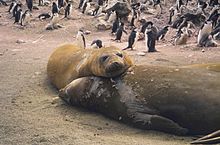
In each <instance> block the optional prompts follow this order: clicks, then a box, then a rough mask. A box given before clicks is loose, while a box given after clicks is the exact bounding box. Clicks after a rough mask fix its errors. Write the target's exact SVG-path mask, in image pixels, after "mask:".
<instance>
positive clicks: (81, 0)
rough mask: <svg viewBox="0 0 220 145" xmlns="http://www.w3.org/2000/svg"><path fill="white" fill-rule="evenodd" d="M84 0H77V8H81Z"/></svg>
mask: <svg viewBox="0 0 220 145" xmlns="http://www.w3.org/2000/svg"><path fill="white" fill-rule="evenodd" d="M84 1H85V0H80V1H79V6H78V9H81V8H82V6H83V3H84Z"/></svg>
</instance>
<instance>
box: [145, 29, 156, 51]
mask: <svg viewBox="0 0 220 145" xmlns="http://www.w3.org/2000/svg"><path fill="white" fill-rule="evenodd" d="M156 35H157V34H156V33H155V32H154V31H153V30H152V26H151V25H149V26H148V27H147V28H146V30H145V43H146V48H148V52H157V50H156V48H155V45H156Z"/></svg>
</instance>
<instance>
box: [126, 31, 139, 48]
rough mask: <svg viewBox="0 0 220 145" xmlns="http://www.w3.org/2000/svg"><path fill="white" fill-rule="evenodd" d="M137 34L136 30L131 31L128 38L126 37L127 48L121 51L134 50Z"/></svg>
mask: <svg viewBox="0 0 220 145" xmlns="http://www.w3.org/2000/svg"><path fill="white" fill-rule="evenodd" d="M138 36H139V33H138V31H137V30H135V29H133V30H132V31H131V34H130V36H129V37H128V47H126V48H124V49H123V50H126V49H129V48H131V50H133V49H134V48H135V45H136V42H137V41H138Z"/></svg>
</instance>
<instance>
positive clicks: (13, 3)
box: [8, 1, 17, 14]
mask: <svg viewBox="0 0 220 145" xmlns="http://www.w3.org/2000/svg"><path fill="white" fill-rule="evenodd" d="M16 5H17V3H16V2H15V1H12V3H11V4H10V6H9V9H8V13H9V14H10V13H12V11H13V9H14V7H15V6H16Z"/></svg>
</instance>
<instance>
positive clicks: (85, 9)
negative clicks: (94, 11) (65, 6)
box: [82, 2, 91, 14]
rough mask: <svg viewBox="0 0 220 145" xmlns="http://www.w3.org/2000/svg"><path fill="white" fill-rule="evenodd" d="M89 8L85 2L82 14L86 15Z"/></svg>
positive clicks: (88, 3)
mask: <svg viewBox="0 0 220 145" xmlns="http://www.w3.org/2000/svg"><path fill="white" fill-rule="evenodd" d="M90 7H91V4H90V2H85V4H84V6H83V10H82V13H83V14H88V12H89V10H90Z"/></svg>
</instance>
